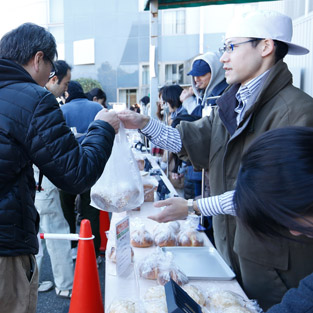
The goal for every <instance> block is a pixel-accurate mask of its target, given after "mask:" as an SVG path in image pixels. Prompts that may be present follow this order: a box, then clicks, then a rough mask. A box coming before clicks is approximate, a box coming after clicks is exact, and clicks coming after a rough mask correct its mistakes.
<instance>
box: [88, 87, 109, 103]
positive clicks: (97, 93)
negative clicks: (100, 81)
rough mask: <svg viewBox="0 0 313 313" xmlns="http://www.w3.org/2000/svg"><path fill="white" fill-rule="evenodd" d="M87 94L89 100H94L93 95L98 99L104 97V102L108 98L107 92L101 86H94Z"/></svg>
mask: <svg viewBox="0 0 313 313" xmlns="http://www.w3.org/2000/svg"><path fill="white" fill-rule="evenodd" d="M86 96H87V98H88V99H89V100H91V101H92V99H93V97H96V98H97V99H104V102H105V101H106V100H107V96H106V94H105V92H104V91H103V90H102V89H100V88H93V89H91V90H90V91H88V92H87V93H86Z"/></svg>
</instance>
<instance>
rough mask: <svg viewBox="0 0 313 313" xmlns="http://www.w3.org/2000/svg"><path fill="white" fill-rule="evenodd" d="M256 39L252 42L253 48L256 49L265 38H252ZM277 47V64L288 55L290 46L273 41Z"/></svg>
mask: <svg viewBox="0 0 313 313" xmlns="http://www.w3.org/2000/svg"><path fill="white" fill-rule="evenodd" d="M251 39H255V41H251V45H252V47H254V48H255V47H256V46H257V45H258V44H259V43H260V42H261V40H263V38H251ZM273 41H274V45H275V48H276V49H275V63H277V62H278V61H279V60H282V59H283V58H284V57H285V56H286V55H287V53H288V45H287V44H286V43H284V42H282V41H278V40H273Z"/></svg>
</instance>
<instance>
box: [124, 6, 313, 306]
mask: <svg viewBox="0 0 313 313" xmlns="http://www.w3.org/2000/svg"><path fill="white" fill-rule="evenodd" d="M291 37H292V21H291V19H290V18H289V17H288V16H285V15H283V14H280V13H278V12H273V11H254V12H250V13H246V14H244V15H243V16H241V17H240V18H236V19H234V21H233V22H232V23H231V24H230V26H229V30H228V31H227V33H226V36H225V38H226V39H225V44H224V47H223V48H222V49H221V51H222V52H223V55H222V56H221V59H220V60H221V62H222V63H223V64H224V69H225V72H226V73H225V76H226V81H227V83H229V84H230V86H229V88H227V89H226V91H225V92H224V94H223V95H222V96H221V97H220V98H219V99H218V100H217V107H216V108H215V109H213V111H212V113H211V115H210V117H204V118H202V119H200V120H198V121H196V122H192V123H187V122H182V123H180V125H178V126H177V128H176V129H170V128H166V127H164V126H162V125H160V124H157V123H156V122H155V120H153V119H149V118H144V119H141V118H139V117H138V116H137V115H131V114H129V113H127V112H124V113H123V114H122V113H120V114H119V117H120V119H121V120H122V121H123V122H124V124H126V127H129V128H131V127H133V128H134V127H137V128H139V129H140V130H141V132H142V133H144V134H145V135H146V136H149V138H150V140H151V141H152V142H153V143H154V144H157V145H159V146H160V147H162V148H165V149H171V151H173V152H176V153H179V155H180V156H182V157H187V158H189V159H190V160H191V162H192V164H193V165H194V166H195V167H198V168H201V167H202V168H209V173H210V187H211V195H213V196H212V197H209V198H204V199H200V200H197V201H189V200H188V201H187V200H184V199H181V198H172V199H167V200H164V201H160V202H158V203H156V204H155V206H167V208H166V209H164V210H163V211H162V212H161V213H159V214H157V215H155V216H152V217H151V218H153V219H154V220H157V221H159V222H160V221H161V222H165V221H169V220H174V219H182V218H185V217H186V215H187V213H188V209H194V210H196V211H198V212H201V213H202V214H204V215H214V218H213V222H214V224H213V229H214V238H215V243H216V247H217V249H218V251H219V252H220V253H221V254H222V256H223V258H224V259H225V260H226V262H227V263H228V264H229V265H230V266H231V267H232V268H233V270H234V271H235V273H236V275H237V279H238V281H239V282H240V283H241V284H242V287H243V289H244V291H245V292H246V294H247V295H248V297H249V298H253V299H257V300H258V302H259V304H260V305H261V307H262V308H263V309H264V310H266V309H267V308H269V307H270V306H272V305H274V304H276V303H279V302H280V301H281V298H282V296H283V294H284V293H285V292H286V291H287V290H288V289H290V288H292V287H296V286H297V285H298V283H299V281H300V280H301V279H302V278H304V277H305V276H307V275H308V274H310V273H312V271H313V249H312V246H313V239H312V238H311V239H310V238H301V242H299V241H296V240H294V239H295V238H294V237H293V236H292V235H291V234H290V233H289V232H287V231H286V232H283V231H282V235H283V237H282V238H283V239H280V240H276V239H274V238H268V237H262V238H260V237H257V236H255V235H253V234H252V233H250V232H249V231H248V230H247V229H246V228H244V227H243V226H242V224H240V222H239V221H237V220H236V218H234V217H233V216H231V215H234V214H235V213H234V210H233V206H234V204H233V194H234V191H233V190H234V189H235V186H236V179H237V174H238V171H239V167H240V159H241V156H242V154H243V153H244V152H245V151H246V149H247V148H248V147H249V145H250V143H251V142H252V141H253V140H254V139H255V138H257V137H258V136H260V135H261V134H262V133H264V132H266V131H268V130H271V129H275V128H280V127H286V126H309V127H313V99H312V98H311V97H310V96H309V95H307V94H306V93H304V92H303V91H301V90H299V89H298V88H296V87H294V86H293V85H292V75H291V73H290V71H289V70H288V67H287V65H286V64H285V63H284V62H283V58H284V56H285V55H286V54H287V53H289V54H298V55H303V54H306V53H308V52H309V51H308V50H307V49H306V48H304V47H301V46H298V45H295V44H292V43H291ZM295 166H297V164H295ZM286 179H290V178H289V176H288V173H286ZM250 183H251V184H253V183H254V182H253V181H252V182H250ZM264 184H266V181H265V182H264ZM295 192H297V193H298V194H299V197H300V198H301V190H295ZM226 214H229V215H226ZM278 231H281V230H278ZM208 266H210V265H209V264H208Z"/></svg>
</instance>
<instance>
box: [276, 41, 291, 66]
mask: <svg viewBox="0 0 313 313" xmlns="http://www.w3.org/2000/svg"><path fill="white" fill-rule="evenodd" d="M274 44H275V46H276V50H275V63H277V62H278V61H279V60H282V59H283V58H284V57H285V56H286V54H287V53H288V45H287V44H286V43H284V42H281V41H278V40H274Z"/></svg>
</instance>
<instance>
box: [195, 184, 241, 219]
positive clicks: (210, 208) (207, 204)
mask: <svg viewBox="0 0 313 313" xmlns="http://www.w3.org/2000/svg"><path fill="white" fill-rule="evenodd" d="M234 193H235V191H234V190H232V191H227V192H225V193H223V194H221V195H218V196H213V197H208V198H203V199H199V200H197V205H198V208H199V210H200V212H201V214H203V215H204V216H212V215H213V216H214V215H220V214H222V215H224V214H229V215H236V212H235V207H234V202H233V198H234Z"/></svg>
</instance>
